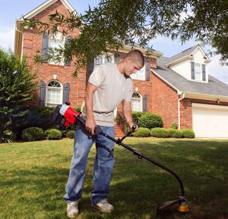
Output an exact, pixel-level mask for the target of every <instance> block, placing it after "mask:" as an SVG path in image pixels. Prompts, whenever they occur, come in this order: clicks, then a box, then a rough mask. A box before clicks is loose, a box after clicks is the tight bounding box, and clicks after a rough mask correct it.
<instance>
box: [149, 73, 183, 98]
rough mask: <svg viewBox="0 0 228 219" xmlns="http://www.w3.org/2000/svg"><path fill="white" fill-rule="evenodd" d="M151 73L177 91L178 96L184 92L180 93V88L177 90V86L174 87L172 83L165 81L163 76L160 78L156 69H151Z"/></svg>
mask: <svg viewBox="0 0 228 219" xmlns="http://www.w3.org/2000/svg"><path fill="white" fill-rule="evenodd" d="M151 71H152V72H153V73H154V74H155V75H156V76H158V77H159V78H160V79H162V80H163V81H164V82H165V83H167V84H168V85H169V86H170V87H172V88H173V89H175V90H176V91H177V94H178V95H180V94H182V93H183V92H182V91H180V90H179V89H178V88H176V87H175V86H173V85H172V84H171V83H169V82H168V81H167V80H165V79H164V78H163V77H162V76H160V75H159V74H158V73H157V72H156V71H155V70H154V69H151Z"/></svg>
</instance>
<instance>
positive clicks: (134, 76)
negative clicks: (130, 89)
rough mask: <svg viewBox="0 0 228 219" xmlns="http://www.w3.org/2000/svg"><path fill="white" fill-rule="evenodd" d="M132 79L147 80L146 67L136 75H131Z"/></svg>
mask: <svg viewBox="0 0 228 219" xmlns="http://www.w3.org/2000/svg"><path fill="white" fill-rule="evenodd" d="M131 78H132V79H137V80H145V65H144V66H143V67H142V68H141V69H140V70H138V71H137V72H136V73H135V74H132V75H131Z"/></svg>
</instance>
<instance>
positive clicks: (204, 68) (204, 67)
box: [202, 64, 206, 81]
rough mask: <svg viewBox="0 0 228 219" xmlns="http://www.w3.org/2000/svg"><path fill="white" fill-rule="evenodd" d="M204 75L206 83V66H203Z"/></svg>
mask: <svg viewBox="0 0 228 219" xmlns="http://www.w3.org/2000/svg"><path fill="white" fill-rule="evenodd" d="M202 73H203V78H202V79H203V81H206V66H205V65H204V64H203V65H202Z"/></svg>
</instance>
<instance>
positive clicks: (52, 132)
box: [45, 129, 62, 140]
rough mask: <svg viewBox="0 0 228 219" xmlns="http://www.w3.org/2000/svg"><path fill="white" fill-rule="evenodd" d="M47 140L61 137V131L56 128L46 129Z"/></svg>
mask: <svg viewBox="0 0 228 219" xmlns="http://www.w3.org/2000/svg"><path fill="white" fill-rule="evenodd" d="M45 134H46V136H47V139H48V140H59V139H62V132H61V131H59V130H58V129H48V130H46V131H45Z"/></svg>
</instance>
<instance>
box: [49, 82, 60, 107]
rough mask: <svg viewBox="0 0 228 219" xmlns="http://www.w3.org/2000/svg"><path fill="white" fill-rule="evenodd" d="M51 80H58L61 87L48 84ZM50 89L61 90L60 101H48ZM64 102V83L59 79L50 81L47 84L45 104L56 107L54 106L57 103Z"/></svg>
mask: <svg viewBox="0 0 228 219" xmlns="http://www.w3.org/2000/svg"><path fill="white" fill-rule="evenodd" d="M51 82H57V83H58V84H59V85H60V87H51V86H48V85H49V84H50V83H51ZM50 90H59V91H60V98H59V101H58V102H51V101H50V102H48V93H49V92H50ZM62 103H63V85H62V84H61V83H60V82H59V81H57V80H51V81H49V82H48V84H47V88H46V98H45V106H50V107H54V106H57V105H59V104H62Z"/></svg>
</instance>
